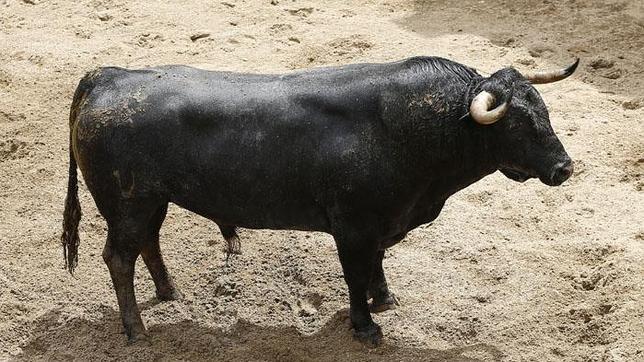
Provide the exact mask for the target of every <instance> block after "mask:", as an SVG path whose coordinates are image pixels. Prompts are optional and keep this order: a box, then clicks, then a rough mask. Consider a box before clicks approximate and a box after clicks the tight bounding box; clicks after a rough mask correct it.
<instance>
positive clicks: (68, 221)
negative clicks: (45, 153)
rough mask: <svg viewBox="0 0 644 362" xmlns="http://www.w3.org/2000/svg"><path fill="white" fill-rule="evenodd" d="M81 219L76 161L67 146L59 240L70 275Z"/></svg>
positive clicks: (76, 250) (74, 263)
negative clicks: (67, 171)
mask: <svg viewBox="0 0 644 362" xmlns="http://www.w3.org/2000/svg"><path fill="white" fill-rule="evenodd" d="M80 218H81V208H80V202H78V172H77V170H76V159H75V158H74V151H73V150H72V145H71V135H70V144H69V179H68V181H67V197H65V211H64V212H63V234H62V235H61V237H60V239H61V241H62V243H63V257H64V258H65V268H66V269H67V270H69V272H70V273H71V274H73V273H74V268H75V267H76V265H77V264H78V244H80V238H79V237H78V224H79V222H80Z"/></svg>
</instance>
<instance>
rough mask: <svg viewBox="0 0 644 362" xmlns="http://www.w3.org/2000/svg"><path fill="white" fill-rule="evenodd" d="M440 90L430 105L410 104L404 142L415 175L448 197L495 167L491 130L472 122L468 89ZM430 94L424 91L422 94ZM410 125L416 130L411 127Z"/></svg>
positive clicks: (438, 193) (493, 170) (439, 193)
mask: <svg viewBox="0 0 644 362" xmlns="http://www.w3.org/2000/svg"><path fill="white" fill-rule="evenodd" d="M463 88H464V89H462V90H460V91H457V92H449V93H446V92H442V93H441V94H440V97H442V98H440V100H441V101H440V102H437V101H436V99H438V98H439V97H438V96H436V97H434V98H435V99H434V100H433V103H432V105H431V106H430V107H427V106H424V107H423V106H421V107H417V108H415V109H414V108H413V105H411V107H412V108H411V109H410V116H411V118H412V123H411V125H412V127H411V128H410V129H408V131H409V133H408V134H407V137H408V138H407V139H408V140H409V143H408V145H409V146H411V149H413V150H414V151H413V152H414V156H413V157H412V158H413V159H414V162H417V166H418V171H419V172H421V173H422V174H419V175H418V176H420V177H422V178H424V179H425V181H426V182H427V184H429V185H431V188H432V189H434V190H433V191H432V192H436V193H437V196H444V197H448V196H450V195H452V194H453V193H455V192H457V191H459V190H461V189H463V188H465V187H467V186H469V185H470V184H472V183H474V182H476V181H478V180H480V179H481V178H483V177H485V176H487V175H489V174H491V173H493V172H495V171H496V170H497V162H496V159H495V157H494V155H495V152H494V148H493V145H494V143H493V142H492V132H490V129H487V128H486V127H484V126H480V125H478V124H476V123H474V120H472V119H471V118H470V117H463V116H464V115H465V114H466V113H467V112H468V102H467V99H468V97H467V96H466V94H467V93H468V91H469V90H468V89H466V87H465V86H464V87H463ZM428 97H429V98H432V95H431V94H429V95H425V96H424V98H425V99H428ZM414 129H415V130H416V131H414Z"/></svg>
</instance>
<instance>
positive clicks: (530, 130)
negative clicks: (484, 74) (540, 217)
mask: <svg viewBox="0 0 644 362" xmlns="http://www.w3.org/2000/svg"><path fill="white" fill-rule="evenodd" d="M578 64H579V59H577V61H575V63H573V64H572V65H570V66H568V67H566V68H565V69H561V70H556V71H549V72H537V73H532V74H523V75H522V74H521V73H519V72H518V71H517V70H515V69H513V68H505V69H502V70H499V71H497V72H496V73H494V74H492V75H491V76H490V77H489V78H486V79H484V80H483V81H482V82H480V83H479V84H477V85H476V87H474V88H473V89H472V91H471V94H470V97H471V98H470V99H472V101H471V102H470V116H471V118H472V119H473V120H474V121H476V122H477V123H479V124H481V125H485V126H486V127H489V131H490V132H492V133H493V137H492V139H493V142H494V143H495V145H494V149H495V152H496V155H495V156H496V158H497V160H498V164H499V170H500V171H501V172H503V174H504V175H505V176H507V177H509V178H510V179H512V180H515V181H519V182H523V181H525V180H527V179H529V178H533V177H538V178H539V179H540V180H541V182H543V183H545V184H546V185H550V186H558V185H560V184H561V183H563V182H564V181H566V180H567V179H568V178H569V177H570V176H571V175H572V172H573V164H572V160H571V159H570V157H569V156H568V154H567V153H566V150H564V147H563V145H562V144H561V142H560V141H559V139H558V138H557V135H555V132H554V131H553V129H552V127H551V125H550V119H549V117H548V109H547V108H546V105H545V104H544V103H543V100H542V99H541V96H539V92H537V90H536V89H535V88H534V87H533V86H532V84H544V83H551V82H556V81H558V80H562V79H564V78H566V77H568V76H570V75H571V74H572V73H573V72H574V71H575V69H576V68H577V65H578Z"/></svg>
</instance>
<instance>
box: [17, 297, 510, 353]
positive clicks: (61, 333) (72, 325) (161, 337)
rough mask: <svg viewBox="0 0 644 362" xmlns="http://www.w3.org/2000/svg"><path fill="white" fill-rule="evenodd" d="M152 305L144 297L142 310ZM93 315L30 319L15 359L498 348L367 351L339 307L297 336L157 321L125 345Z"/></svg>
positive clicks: (107, 320) (104, 314)
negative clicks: (307, 332)
mask: <svg viewBox="0 0 644 362" xmlns="http://www.w3.org/2000/svg"><path fill="white" fill-rule="evenodd" d="M152 304H154V301H149V302H146V303H143V304H142V305H141V307H142V309H145V308H148V307H149V306H151V305H152ZM96 315H98V316H99V317H97V318H89V319H87V318H82V317H75V318H71V319H67V320H65V316H64V315H62V314H61V313H60V312H59V311H50V312H49V313H47V314H44V315H43V316H41V317H40V318H38V320H37V321H35V325H36V327H35V329H34V330H33V333H32V337H31V338H30V339H29V340H28V341H27V343H26V344H25V345H24V347H23V352H22V354H21V355H19V356H17V357H16V359H17V360H29V361H32V360H48V361H52V360H54V361H61V360H62V361H72V360H82V361H93V362H96V361H106V360H118V361H134V360H157V361H176V360H186V361H206V360H207V361H212V360H225V361H229V360H238V361H273V360H280V361H303V360H304V361H306V360H320V361H337V360H375V361H378V360H383V361H384V360H386V361H392V360H395V361H419V360H423V361H491V360H495V361H498V360H501V358H502V353H501V352H500V351H499V350H498V349H497V348H495V347H493V346H489V345H485V344H475V345H471V346H465V347H458V348H452V349H447V350H438V349H420V348H413V347H401V346H397V345H393V344H391V343H388V342H387V339H386V338H385V342H384V344H383V345H382V346H380V347H378V348H376V349H368V348H366V347H364V346H362V345H361V344H359V343H357V342H355V341H353V340H352V338H351V331H350V330H349V328H348V322H347V310H342V311H339V312H337V313H336V314H335V315H334V316H333V317H332V318H331V319H330V320H329V321H328V322H327V323H326V325H324V326H323V327H322V328H321V329H320V330H318V331H317V332H316V333H314V334H312V335H303V334H301V333H300V332H298V330H297V329H296V328H295V327H293V326H259V325H254V324H250V323H248V322H245V321H238V322H237V323H236V324H235V325H234V326H233V327H232V328H231V329H229V330H222V329H218V328H213V327H209V326H204V325H202V324H199V323H198V322H196V321H192V320H186V321H182V322H179V323H168V324H163V323H158V324H156V325H153V326H151V327H150V328H149V334H150V338H149V341H147V342H146V341H143V342H137V343H136V344H134V345H127V344H126V342H125V336H124V335H123V334H122V333H120V332H119V331H120V330H121V325H120V319H119V317H118V313H117V312H116V311H115V310H114V309H112V308H110V307H106V306H105V307H102V308H101V310H99V311H98V313H96Z"/></svg>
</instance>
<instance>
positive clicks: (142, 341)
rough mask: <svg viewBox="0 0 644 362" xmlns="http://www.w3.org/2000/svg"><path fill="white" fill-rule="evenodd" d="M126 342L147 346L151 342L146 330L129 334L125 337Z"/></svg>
mask: <svg viewBox="0 0 644 362" xmlns="http://www.w3.org/2000/svg"><path fill="white" fill-rule="evenodd" d="M127 344H128V345H129V346H131V345H133V344H136V345H139V346H148V345H150V344H151V342H150V336H149V335H148V333H147V332H146V331H142V332H137V333H132V334H131V335H128V337H127Z"/></svg>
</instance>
